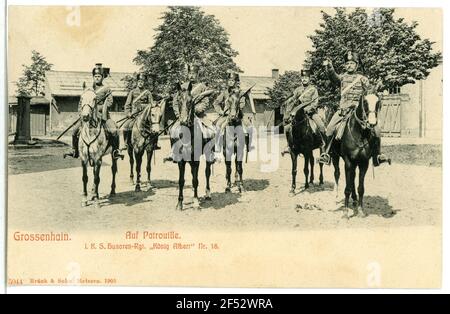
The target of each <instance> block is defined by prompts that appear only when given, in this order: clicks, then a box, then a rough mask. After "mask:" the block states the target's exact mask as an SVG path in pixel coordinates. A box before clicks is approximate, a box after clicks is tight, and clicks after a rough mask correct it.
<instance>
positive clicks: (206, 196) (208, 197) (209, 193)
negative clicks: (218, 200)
mask: <svg viewBox="0 0 450 314" xmlns="http://www.w3.org/2000/svg"><path fill="white" fill-rule="evenodd" d="M205 200H207V201H210V200H211V191H210V190H207V191H206V193H205Z"/></svg>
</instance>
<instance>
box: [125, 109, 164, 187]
mask: <svg viewBox="0 0 450 314" xmlns="http://www.w3.org/2000/svg"><path fill="white" fill-rule="evenodd" d="M164 110H165V100H162V101H161V103H160V104H159V106H154V105H153V106H152V104H149V105H148V106H147V107H146V108H145V109H144V110H143V111H142V113H140V114H139V116H138V117H137V118H136V122H135V123H134V125H133V130H132V133H131V138H132V140H131V146H128V156H129V157H130V168H131V169H130V178H131V181H132V182H133V184H134V173H133V166H134V160H135V159H136V187H135V191H136V192H140V191H141V165H142V157H143V156H144V153H145V152H147V180H148V183H147V185H148V188H149V189H151V188H152V184H151V179H150V175H151V172H152V163H151V162H152V157H153V153H154V151H155V148H156V144H157V142H158V136H159V131H160V122H161V117H162V113H164ZM133 154H134V155H133Z"/></svg>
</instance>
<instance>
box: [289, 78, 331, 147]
mask: <svg viewBox="0 0 450 314" xmlns="http://www.w3.org/2000/svg"><path fill="white" fill-rule="evenodd" d="M309 75H310V74H309V71H308V70H301V76H307V77H309ZM296 104H298V105H297V106H295V105H296ZM318 106H319V92H318V91H317V88H316V86H314V85H313V84H310V83H309V84H307V85H303V84H302V85H300V86H299V87H297V88H296V89H295V90H294V92H293V93H292V95H291V96H290V97H289V98H288V100H287V101H286V103H285V108H284V113H283V115H284V122H285V124H284V133H285V135H286V139H287V141H288V144H289V143H293V138H292V117H294V116H295V114H296V113H297V111H298V110H299V109H300V108H303V110H304V112H305V113H306V114H307V115H308V117H309V118H310V119H312V120H313V121H314V123H315V124H316V126H317V128H318V131H319V134H320V135H321V138H322V142H323V146H325V137H326V136H325V123H324V122H323V120H322V118H321V117H320V115H319V114H318V113H317V108H318ZM289 152H290V148H289V146H288V147H286V148H285V149H284V151H283V152H282V154H283V155H284V154H287V153H289Z"/></svg>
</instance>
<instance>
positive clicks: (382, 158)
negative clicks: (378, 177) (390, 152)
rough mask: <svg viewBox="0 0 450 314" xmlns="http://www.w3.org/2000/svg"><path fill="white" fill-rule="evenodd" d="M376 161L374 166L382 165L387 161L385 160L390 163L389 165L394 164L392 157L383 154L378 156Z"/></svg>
mask: <svg viewBox="0 0 450 314" xmlns="http://www.w3.org/2000/svg"><path fill="white" fill-rule="evenodd" d="M376 161H377V163H376V165H374V166H379V165H381V164H382V163H385V162H387V163H388V164H389V166H390V165H391V164H392V160H391V158H388V157H386V156H385V155H383V154H380V155H378V156H377V157H376Z"/></svg>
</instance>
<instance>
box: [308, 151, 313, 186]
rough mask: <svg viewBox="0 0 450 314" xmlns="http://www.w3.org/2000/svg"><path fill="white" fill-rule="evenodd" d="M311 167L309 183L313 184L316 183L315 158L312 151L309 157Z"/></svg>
mask: <svg viewBox="0 0 450 314" xmlns="http://www.w3.org/2000/svg"><path fill="white" fill-rule="evenodd" d="M309 165H310V166H311V173H310V176H309V183H311V184H313V183H314V156H313V153H312V151H311V153H310V155H309Z"/></svg>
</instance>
